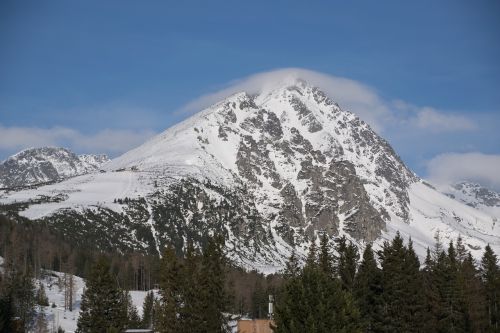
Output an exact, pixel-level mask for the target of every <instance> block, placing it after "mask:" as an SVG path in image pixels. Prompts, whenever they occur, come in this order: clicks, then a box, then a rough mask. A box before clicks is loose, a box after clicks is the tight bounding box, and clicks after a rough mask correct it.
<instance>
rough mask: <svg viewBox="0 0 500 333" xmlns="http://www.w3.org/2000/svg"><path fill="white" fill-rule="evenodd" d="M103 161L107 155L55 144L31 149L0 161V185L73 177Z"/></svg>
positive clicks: (21, 184)
mask: <svg viewBox="0 0 500 333" xmlns="http://www.w3.org/2000/svg"><path fill="white" fill-rule="evenodd" d="M106 161H108V157H107V156H106V155H76V154H75V153H73V152H71V151H69V150H68V149H65V148H56V147H43V148H30V149H26V150H23V151H21V152H19V153H17V154H15V155H13V156H11V157H9V158H7V160H5V161H4V162H2V163H1V164H0V187H6V188H12V187H22V186H29V185H36V184H40V183H46V182H53V181H57V180H61V179H64V178H69V177H74V176H77V175H82V174H85V173H89V172H93V171H96V170H98V169H99V167H100V165H101V164H103V163H104V162H106Z"/></svg>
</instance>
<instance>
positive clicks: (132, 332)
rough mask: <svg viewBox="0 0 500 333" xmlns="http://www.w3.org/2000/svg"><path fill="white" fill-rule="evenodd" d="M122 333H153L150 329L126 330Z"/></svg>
mask: <svg viewBox="0 0 500 333" xmlns="http://www.w3.org/2000/svg"><path fill="white" fill-rule="evenodd" d="M123 333H154V331H153V330H152V329H150V328H127V329H126V330H125V331H123Z"/></svg>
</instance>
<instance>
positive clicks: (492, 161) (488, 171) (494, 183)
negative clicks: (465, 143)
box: [427, 152, 500, 191]
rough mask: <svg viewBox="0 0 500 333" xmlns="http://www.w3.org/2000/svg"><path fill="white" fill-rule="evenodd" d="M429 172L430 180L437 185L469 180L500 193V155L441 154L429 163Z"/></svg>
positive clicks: (474, 153)
mask: <svg viewBox="0 0 500 333" xmlns="http://www.w3.org/2000/svg"><path fill="white" fill-rule="evenodd" d="M427 170H428V178H429V180H430V181H431V182H433V183H435V184H437V185H446V184H451V183H455V182H458V181H462V180H468V181H473V182H477V183H479V184H481V185H483V186H486V187H488V188H491V189H494V190H497V191H500V172H499V170H500V155H493V154H482V153H478V152H472V153H463V154H459V153H446V154H440V155H438V156H436V157H434V158H433V159H431V160H430V161H429V162H428V163H427Z"/></svg>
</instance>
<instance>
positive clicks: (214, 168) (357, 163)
mask: <svg viewBox="0 0 500 333" xmlns="http://www.w3.org/2000/svg"><path fill="white" fill-rule="evenodd" d="M106 168H107V169H108V170H110V171H112V170H119V169H130V170H131V169H132V168H134V169H135V170H138V171H142V172H146V173H154V174H156V175H157V181H158V182H159V183H160V184H165V185H166V186H167V187H169V186H170V185H169V183H171V182H172V179H176V180H178V179H183V178H184V177H187V176H188V177H190V178H192V179H197V180H198V181H200V182H205V181H207V180H208V181H210V182H211V183H213V184H216V185H217V186H220V187H221V188H226V189H231V190H235V189H236V190H237V192H240V193H246V194H244V195H243V194H242V195H243V197H242V198H241V200H242V202H246V203H248V204H252V205H255V207H256V213H257V215H256V216H258V219H259V221H260V222H259V223H258V224H259V225H262V226H268V228H269V229H272V230H273V232H276V233H277V235H278V236H279V237H280V238H282V239H284V240H285V241H286V242H287V243H288V244H292V243H304V242H307V241H308V240H309V239H311V237H312V236H313V235H315V233H317V232H326V233H328V234H329V235H332V236H333V235H338V234H339V233H347V234H348V235H350V236H351V237H353V238H354V239H357V240H366V241H372V240H374V239H376V238H377V237H379V236H380V235H381V232H382V231H383V230H384V228H385V223H386V221H387V220H389V219H390V218H391V216H396V217H398V218H400V219H402V220H405V221H408V218H409V215H408V214H409V198H408V194H407V190H408V187H409V185H410V184H412V183H413V182H415V181H417V177H416V176H415V175H414V174H413V173H412V172H411V171H410V170H409V169H408V168H407V167H406V166H405V165H404V164H403V163H402V161H401V160H400V158H399V157H398V156H397V154H396V153H395V152H394V150H393V149H392V148H391V147H390V145H389V144H388V143H387V142H386V141H385V140H383V139H382V138H380V137H379V136H378V135H377V134H376V133H375V132H374V131H373V130H372V129H371V128H370V127H369V126H368V125H367V124H366V123H364V122H363V121H361V120H360V119H359V118H357V117H356V116H355V115H354V114H352V113H350V112H347V111H344V110H342V109H341V108H340V107H339V106H338V105H337V104H336V103H334V102H333V101H332V100H330V99H329V98H328V97H326V95H325V94H324V93H323V92H322V91H321V90H319V89H318V88H316V87H312V86H309V85H308V84H307V83H306V82H304V81H301V80H293V81H291V82H288V83H287V84H285V85H281V86H278V87H274V88H273V89H269V90H268V91H264V92H262V93H261V94H259V95H253V96H250V95H248V94H246V93H244V92H243V93H239V94H235V95H233V96H231V97H229V98H227V99H226V100H224V101H222V102H220V103H218V104H216V105H214V106H212V107H210V108H209V109H207V110H205V111H203V112H201V113H200V114H197V115H195V116H193V117H192V118H190V119H188V120H186V121H185V122H183V123H181V124H179V125H177V126H174V127H173V128H171V129H169V130H167V131H166V132H164V133H162V134H160V135H159V136H158V137H156V138H154V139H153V140H151V141H149V142H147V143H145V144H144V145H143V146H141V147H138V148H137V149H134V150H132V151H130V152H128V153H126V154H124V155H123V156H121V157H118V158H117V159H115V160H113V161H111V162H110V163H109V164H107V165H106Z"/></svg>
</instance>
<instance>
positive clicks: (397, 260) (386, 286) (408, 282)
mask: <svg viewBox="0 0 500 333" xmlns="http://www.w3.org/2000/svg"><path fill="white" fill-rule="evenodd" d="M410 244H411V243H410ZM379 255H380V257H381V265H382V287H383V291H384V292H383V301H384V306H383V318H384V323H383V331H385V332H419V331H421V330H422V328H421V324H422V322H421V321H422V319H421V318H422V314H423V311H424V300H423V298H422V299H421V298H420V295H421V291H422V282H421V278H420V272H419V262H418V258H417V257H416V255H415V253H414V251H413V248H412V246H411V245H410V246H409V248H406V247H405V246H404V244H403V239H402V238H401V236H400V234H399V232H398V233H397V234H396V236H395V237H394V239H393V240H392V242H391V243H389V242H385V243H384V246H383V249H382V251H381V252H380V254H379Z"/></svg>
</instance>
